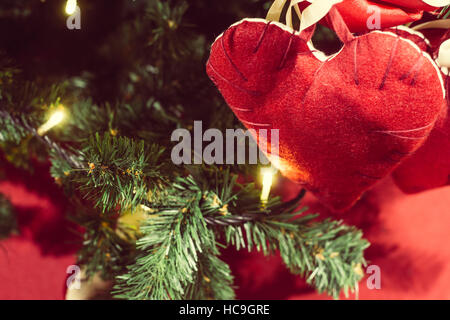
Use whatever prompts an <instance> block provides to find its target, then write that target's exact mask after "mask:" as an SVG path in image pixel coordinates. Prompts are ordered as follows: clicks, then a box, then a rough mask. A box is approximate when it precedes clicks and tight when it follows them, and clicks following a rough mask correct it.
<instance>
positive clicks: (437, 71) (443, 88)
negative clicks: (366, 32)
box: [372, 30, 447, 100]
mask: <svg viewBox="0 0 450 320" xmlns="http://www.w3.org/2000/svg"><path fill="white" fill-rule="evenodd" d="M372 32H374V33H382V34H387V35H390V36H393V37H399V38H400V40H403V41H405V42H407V43H409V44H410V45H412V46H413V48H414V49H416V50H417V51H418V52H419V53H420V54H422V55H423V56H424V57H425V58H427V59H428V61H429V62H430V63H431V65H432V66H433V68H434V69H435V70H436V73H437V75H438V78H439V82H440V84H441V89H442V94H443V98H444V100H445V98H446V97H447V92H446V90H445V86H444V79H443V78H442V72H441V70H439V67H438V65H437V64H436V62H435V61H434V60H433V58H432V57H431V56H430V55H429V53H428V52H425V51H423V50H422V49H420V47H419V46H418V45H417V44H415V43H414V42H413V41H412V40H409V39H405V38H402V37H400V36H399V35H397V34H395V33H393V32H392V31H380V30H375V31H372Z"/></svg>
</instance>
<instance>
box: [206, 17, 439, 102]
mask: <svg viewBox="0 0 450 320" xmlns="http://www.w3.org/2000/svg"><path fill="white" fill-rule="evenodd" d="M245 21H249V22H261V23H264V24H268V21H267V20H266V19H262V18H244V19H242V20H240V21H238V22H235V23H233V24H232V25H231V26H230V27H229V28H228V29H227V30H229V29H231V28H232V27H236V26H238V25H240V24H242V23H244V22H245ZM270 23H271V25H275V26H277V27H279V28H280V29H282V30H283V31H286V32H289V33H290V34H292V33H293V34H294V35H296V36H298V35H300V32H298V31H296V30H294V29H292V28H290V27H288V26H286V25H284V24H282V23H280V22H277V21H271V22H270ZM405 28H406V27H405ZM404 31H407V30H404ZM225 32H226V31H224V32H222V33H221V34H220V35H219V36H218V37H217V38H216V39H215V41H214V43H215V42H217V41H218V40H219V39H220V38H221V37H223V35H224V34H225ZM415 32H417V31H415ZM370 33H381V34H386V35H389V36H393V37H398V38H399V39H400V40H401V41H404V42H406V43H408V44H410V45H411V46H412V47H413V48H414V49H415V50H416V51H418V52H419V54H421V55H423V56H424V57H425V58H426V59H428V61H429V62H430V63H431V64H432V66H433V68H434V69H435V70H436V73H437V75H438V78H439V82H440V84H441V89H442V94H443V99H444V100H445V99H446V96H447V93H446V90H445V85H444V79H443V77H442V72H441V70H440V69H439V67H438V66H437V64H436V62H435V61H434V60H433V59H432V57H431V56H430V55H429V54H428V53H427V52H425V51H423V50H422V49H420V47H419V46H418V45H417V44H415V43H414V42H413V41H412V40H409V39H405V38H402V37H400V36H399V35H397V34H395V33H393V32H391V31H380V30H374V31H371V32H369V33H366V34H364V35H362V36H359V37H355V38H354V40H356V39H357V38H361V37H365V36H367V35H369V34H370ZM354 40H352V41H351V42H353V41H354ZM351 42H349V43H351ZM214 43H213V45H214ZM308 47H309V45H308ZM344 47H345V44H344V45H343V46H342V48H341V50H339V51H338V52H336V53H334V54H332V55H330V56H326V55H325V54H324V53H323V52H322V51H319V50H316V49H315V48H314V46H312V45H311V47H309V48H310V49H311V48H313V49H314V50H316V52H314V51H311V53H312V54H313V56H314V57H315V58H316V59H317V60H318V61H320V62H323V64H324V65H325V64H326V63H327V62H329V61H331V60H333V59H334V58H335V57H337V56H338V55H339V53H341V52H342V50H343V49H344ZM317 52H319V53H321V54H322V57H320V56H317V55H316V53H317ZM323 56H324V57H325V58H326V59H325V60H322V58H323ZM320 69H322V68H320ZM319 72H320V71H319ZM313 82H314V80H313ZM311 86H312V83H311ZM311 86H310V88H311ZM310 88H308V90H307V91H306V92H305V97H306V95H307V94H308V92H309V90H310Z"/></svg>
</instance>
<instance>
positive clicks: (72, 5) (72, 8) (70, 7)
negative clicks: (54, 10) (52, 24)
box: [66, 0, 77, 15]
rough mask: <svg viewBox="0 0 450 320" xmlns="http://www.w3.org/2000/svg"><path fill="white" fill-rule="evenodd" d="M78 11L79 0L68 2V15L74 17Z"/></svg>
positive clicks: (69, 0) (68, 0)
mask: <svg viewBox="0 0 450 320" xmlns="http://www.w3.org/2000/svg"><path fill="white" fill-rule="evenodd" d="M76 10H77V0H67V3H66V13H67V14H68V15H72V14H74V13H75V11H76Z"/></svg>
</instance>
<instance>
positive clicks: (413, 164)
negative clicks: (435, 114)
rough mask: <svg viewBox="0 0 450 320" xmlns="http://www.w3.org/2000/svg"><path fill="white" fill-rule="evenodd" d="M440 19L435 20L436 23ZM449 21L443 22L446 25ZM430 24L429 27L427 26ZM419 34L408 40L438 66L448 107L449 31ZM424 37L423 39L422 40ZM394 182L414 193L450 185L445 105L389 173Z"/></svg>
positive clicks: (449, 136)
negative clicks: (421, 138) (419, 143)
mask: <svg viewBox="0 0 450 320" xmlns="http://www.w3.org/2000/svg"><path fill="white" fill-rule="evenodd" d="M441 22H442V23H443V22H444V21H439V22H438V23H441ZM448 25H450V21H447V26H448ZM431 27H433V26H431ZM423 31H424V32H426V33H427V38H425V37H424V35H423V34H421V33H418V32H415V33H414V34H411V35H410V36H409V37H410V38H411V40H412V41H414V42H416V43H418V44H420V45H422V46H423V45H424V44H425V48H424V49H423V50H426V51H428V52H429V53H430V54H431V56H432V57H433V58H434V59H436V61H437V63H438V65H439V66H440V67H441V71H442V75H443V77H444V79H445V81H444V82H445V89H446V91H447V103H448V106H450V99H449V96H448V94H449V93H450V71H449V70H450V69H449V68H450V63H449V61H450V60H449V59H450V40H449V39H450V30H449V29H435V28H432V29H429V30H423ZM424 39H425V41H424ZM393 177H394V181H395V182H396V183H397V185H398V186H399V187H400V188H401V189H402V190H403V191H404V192H407V193H416V192H421V191H425V190H428V189H433V188H438V187H442V186H445V185H448V184H450V114H449V113H448V108H445V109H444V110H443V113H442V118H441V119H440V120H439V121H438V122H437V123H436V125H435V127H434V129H433V131H432V132H431V134H430V137H429V138H428V140H427V141H426V143H425V144H424V145H423V146H422V147H421V148H420V149H419V150H417V152H416V153H415V154H414V155H413V156H411V157H410V158H408V159H406V160H405V161H404V162H403V163H402V164H401V165H400V166H399V167H398V168H397V169H396V170H395V171H394V173H393Z"/></svg>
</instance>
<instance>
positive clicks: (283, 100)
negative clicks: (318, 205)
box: [207, 0, 446, 210]
mask: <svg viewBox="0 0 450 320" xmlns="http://www.w3.org/2000/svg"><path fill="white" fill-rule="evenodd" d="M300 2H302V1H293V2H291V6H290V8H294V9H295V10H294V11H295V12H297V14H299V15H300V17H301V21H302V23H301V26H300V29H301V30H302V31H301V32H297V31H295V30H293V29H292V28H290V27H288V26H286V25H283V24H281V23H279V22H277V20H278V19H279V17H280V14H278V13H276V14H274V10H275V9H278V8H279V6H278V7H277V6H275V4H278V5H279V3H280V1H275V3H274V5H273V6H272V8H271V10H270V11H269V14H268V18H269V19H270V20H271V21H269V20H264V19H244V20H242V21H240V22H238V23H236V24H234V25H232V26H231V27H230V28H229V29H228V30H226V31H225V32H224V33H223V34H222V35H220V36H219V37H218V38H217V39H216V41H215V42H214V44H213V45H212V49H211V56H210V58H209V61H208V63H207V73H208V75H209V77H210V78H211V79H212V80H213V81H214V83H215V84H216V85H217V87H218V88H219V90H220V92H221V93H222V95H223V96H224V98H225V100H226V101H227V103H228V104H229V106H230V107H231V109H232V110H233V112H234V113H235V114H236V116H237V117H238V118H239V119H240V120H241V122H242V123H243V124H244V125H245V126H246V127H247V128H251V129H255V130H257V129H279V154H278V155H275V156H279V158H278V157H277V160H278V161H277V163H276V165H277V167H278V168H279V170H280V171H281V173H282V174H283V175H285V176H286V177H288V178H289V179H291V180H293V181H296V182H298V183H300V184H301V185H303V186H304V187H305V188H306V189H308V190H310V191H311V192H313V193H314V194H315V195H316V196H317V197H318V198H319V199H320V200H321V201H322V202H323V203H325V204H326V205H328V206H329V207H331V208H333V209H335V210H345V209H346V208H349V207H350V206H352V205H353V204H354V203H355V202H356V201H357V200H358V199H359V198H360V196H361V195H362V193H363V192H364V191H365V190H367V189H369V188H370V187H371V186H373V185H374V184H375V183H376V182H377V181H378V180H380V179H381V178H383V177H385V176H386V175H388V174H390V173H391V172H392V171H393V170H394V169H395V167H396V166H398V165H399V164H400V163H401V162H402V161H403V160H405V159H406V158H407V157H408V156H410V155H411V154H412V153H413V152H414V151H416V150H417V149H418V148H419V147H421V146H422V145H423V143H424V142H425V141H426V139H427V137H428V135H429V134H430V132H431V130H432V129H433V127H434V125H435V123H436V121H437V120H438V118H439V115H440V114H441V112H442V109H443V108H444V107H445V106H446V105H445V100H444V88H443V85H444V83H443V79H442V76H441V73H440V72H439V70H438V68H437V66H436V64H435V63H434V62H433V61H432V59H431V58H430V56H429V55H428V54H427V53H425V52H423V51H422V50H421V49H420V48H419V47H418V46H417V45H415V44H414V43H413V42H411V41H409V40H406V39H403V38H401V37H400V36H399V35H397V34H395V32H381V31H374V32H370V33H367V34H364V35H362V36H359V37H356V36H354V35H352V34H351V33H350V32H349V30H348V28H347V26H346V24H345V23H344V21H343V20H342V17H341V15H340V14H339V12H338V10H337V9H336V8H335V7H333V8H331V10H330V11H329V13H328V18H329V20H330V22H331V24H332V26H333V29H334V30H335V31H336V33H337V35H338V36H339V38H340V39H341V41H342V42H343V43H344V46H343V48H342V50H341V51H340V52H339V53H337V54H335V55H333V56H330V57H325V55H324V54H323V53H321V52H319V51H317V50H316V49H314V48H313V47H312V45H311V43H310V39H311V37H312V34H313V31H314V24H315V23H316V22H318V21H319V20H321V19H322V18H323V16H324V15H326V14H327V12H328V11H327V10H329V9H330V7H329V6H328V4H327V3H329V1H320V0H319V1H314V2H313V3H312V5H311V8H312V9H310V10H309V11H308V10H306V9H305V10H303V11H301V12H300V10H298V8H296V6H297V4H298V3H300ZM325 2H326V3H325ZM308 8H309V7H308ZM268 136H270V135H268ZM258 143H259V144H261V143H263V144H264V145H265V144H267V145H268V147H269V148H268V150H269V155H268V156H269V158H270V157H271V156H272V155H271V154H270V144H271V141H270V139H268V141H261V139H260V140H259V141H258Z"/></svg>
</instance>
